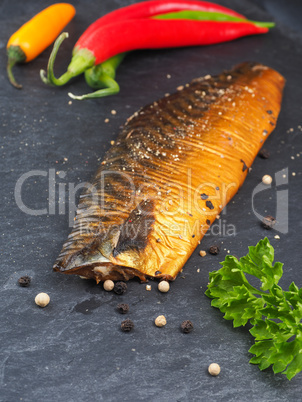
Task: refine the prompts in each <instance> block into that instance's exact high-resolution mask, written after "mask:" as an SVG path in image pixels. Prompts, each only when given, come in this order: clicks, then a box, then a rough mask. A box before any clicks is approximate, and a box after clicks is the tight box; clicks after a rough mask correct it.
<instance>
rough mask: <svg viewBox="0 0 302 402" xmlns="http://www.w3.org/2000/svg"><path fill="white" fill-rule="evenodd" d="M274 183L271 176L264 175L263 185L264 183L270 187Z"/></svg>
mask: <svg viewBox="0 0 302 402" xmlns="http://www.w3.org/2000/svg"><path fill="white" fill-rule="evenodd" d="M272 181H273V178H272V177H271V176H270V175H268V174H266V175H264V176H263V177H262V183H263V184H267V185H269V184H271V183H272Z"/></svg>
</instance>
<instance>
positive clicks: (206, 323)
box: [0, 0, 302, 402]
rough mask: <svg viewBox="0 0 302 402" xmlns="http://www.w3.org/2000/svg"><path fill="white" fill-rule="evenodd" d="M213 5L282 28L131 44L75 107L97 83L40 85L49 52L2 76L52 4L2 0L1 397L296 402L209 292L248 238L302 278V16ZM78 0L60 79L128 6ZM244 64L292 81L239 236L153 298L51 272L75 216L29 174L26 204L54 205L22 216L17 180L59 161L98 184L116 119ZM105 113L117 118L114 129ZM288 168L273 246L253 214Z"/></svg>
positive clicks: (294, 391) (238, 4)
mask: <svg viewBox="0 0 302 402" xmlns="http://www.w3.org/2000/svg"><path fill="white" fill-rule="evenodd" d="M218 2H219V3H221V4H224V5H227V6H229V7H231V8H233V9H236V10H237V11H239V12H242V13H244V14H245V15H246V16H247V17H249V18H251V19H254V20H257V19H259V20H275V21H277V28H275V29H274V30H272V31H271V32H270V33H269V34H268V35H264V36H257V37H256V36H255V37H249V38H243V39H240V40H237V41H235V42H232V43H226V44H221V45H216V46H211V47H204V48H203V47H199V48H190V49H189V48H187V49H170V50H160V51H141V52H134V53H132V54H131V55H129V56H128V57H127V58H126V59H125V61H124V62H123V64H122V66H121V67H120V69H119V70H118V81H119V83H120V85H121V92H120V94H119V95H118V96H114V97H108V98H104V99H99V100H94V101H93V100H91V101H86V102H77V101H73V102H72V104H69V100H70V99H69V98H68V96H67V92H68V91H71V92H74V93H76V94H81V93H84V92H86V91H87V89H88V88H87V87H86V84H85V82H84V80H83V78H82V77H80V78H79V79H76V80H74V81H72V83H71V84H70V85H69V86H68V87H63V88H51V87H47V86H45V85H44V84H43V83H42V82H41V80H40V78H39V70H40V69H41V68H45V67H46V64H47V60H48V57H49V54H50V49H47V50H46V51H45V52H44V53H43V54H42V55H41V56H40V57H38V58H37V59H36V60H35V61H33V62H31V63H30V64H28V65H22V66H17V67H16V68H15V69H14V71H15V75H16V77H17V79H18V80H19V81H20V82H22V84H23V85H24V88H23V90H22V91H18V90H16V89H14V88H12V87H11V86H10V84H9V83H8V81H7V79H6V72H5V64H6V54H5V46H6V43H7V40H8V37H9V36H10V35H11V34H12V33H13V32H14V31H16V30H17V29H18V28H19V26H20V25H21V24H22V23H24V22H25V21H27V20H28V18H29V17H31V16H32V15H34V14H35V13H37V12H39V11H40V10H41V9H43V8H44V7H46V6H47V5H49V4H50V2H49V1H44V0H40V1H39V2H37V1H34V0H27V1H23V2H21V1H14V2H12V1H8V0H2V1H1V3H0V48H1V53H0V65H1V69H0V80H1V84H0V88H1V90H0V116H1V117H0V119H1V120H0V122H1V124H0V130H1V148H0V149H1V210H0V214H1V240H2V242H1V249H0V251H1V262H0V263H1V279H0V281H1V287H0V292H1V304H0V309H1V325H0V331H1V343H0V400H1V401H5V402H11V401H19V400H22V401H30V402H32V401H40V400H44V401H63V400H64V401H84V400H85V401H95V400H101V401H119V400H124V401H144V400H145V401H164V402H166V401H199V400H202V401H210V400H211V401H228V402H229V401H242V402H243V401H296V400H299V399H300V398H301V391H302V387H301V375H298V376H297V377H296V378H294V379H293V380H292V381H291V382H289V381H287V379H286V378H285V376H283V375H274V374H273V373H272V370H271V369H268V370H266V371H265V372H260V371H259V369H258V368H257V367H256V366H253V365H250V364H249V363H248V361H249V359H250V357H251V356H250V355H249V353H248V349H249V348H250V346H251V344H252V337H251V336H250V334H249V332H248V328H240V329H233V328H232V325H231V323H230V322H227V321H225V320H224V319H223V317H222V314H221V313H220V312H219V311H218V310H216V309H214V308H212V307H211V306H210V300H209V299H208V298H207V297H206V296H205V295H204V291H205V290H206V286H207V283H208V274H209V272H210V271H212V270H214V269H218V268H219V261H222V260H223V259H224V256H225V255H226V253H227V251H228V250H230V253H232V254H235V255H237V256H242V255H245V254H246V253H247V248H248V246H249V245H254V244H256V243H257V242H258V241H259V239H261V238H263V237H264V236H265V235H268V237H269V239H270V240H271V242H272V244H273V245H274V247H275V250H276V260H279V261H282V262H284V263H285V265H284V276H283V278H282V281H281V285H282V286H284V287H287V286H288V285H289V284H290V283H291V281H293V280H294V281H295V282H296V284H297V285H298V286H299V287H301V286H302V275H301V269H300V265H301V257H300V255H301V208H302V207H301V202H300V200H301V184H302V183H301V177H302V176H301V172H302V170H301V160H302V132H301V130H300V129H299V125H300V124H302V118H301V116H302V102H301V84H302V82H301V60H302V55H301V48H302V47H301V44H302V26H301V22H300V18H299V19H298V18H297V16H301V11H302V7H301V2H298V1H296V2H293V1H292V2H286V1H272V0H271V1H261V0H258V1H255V2H253V1H239V0H236V1H227V0H225V1H218ZM71 3H73V4H74V5H75V6H76V8H77V16H76V18H75V19H74V20H73V21H72V22H71V23H70V25H69V26H68V31H69V33H70V39H69V40H67V41H66V42H64V45H63V46H62V49H61V52H60V53H59V56H58V60H57V64H56V72H57V74H59V72H60V71H61V72H63V70H64V68H65V67H66V65H67V62H68V59H69V55H70V52H71V49H72V46H73V44H74V43H75V41H76V38H78V36H79V35H80V34H81V33H82V31H83V30H84V29H85V28H86V27H87V26H88V25H89V24H90V23H91V22H92V21H93V20H95V19H96V18H97V17H98V16H101V15H103V14H104V13H105V12H108V11H110V10H112V9H114V8H117V7H119V6H122V5H125V4H128V3H130V1H121V0H120V1H112V2H109V1H108V0H107V1H104V2H102V1H94V2H92V1H71ZM293 3H295V8H294V7H293ZM297 7H299V8H297ZM266 9H267V10H269V11H266ZM246 60H252V61H258V62H262V63H265V64H268V65H270V66H271V67H273V68H275V69H277V70H278V71H280V72H281V73H282V74H284V76H285V77H286V79H287V85H286V89H285V93H284V101H283V105H282V111H281V114H280V119H279V122H278V125H277V128H276V130H275V131H274V132H273V134H272V135H271V137H270V138H269V139H268V141H267V143H266V148H268V149H269V150H270V151H271V158H270V159H268V160H262V159H259V158H257V159H256V161H255V163H254V165H253V169H252V172H251V173H250V175H249V176H248V177H247V179H246V182H245V184H244V186H243V187H242V189H241V190H240V192H239V193H238V194H237V196H236V197H235V198H234V200H233V201H232V202H231V203H230V204H229V205H228V207H227V213H226V214H223V215H222V216H221V220H222V223H224V225H229V224H232V225H235V227H236V236H232V237H230V236H227V235H220V236H217V235H216V236H215V235H208V236H206V237H205V238H204V240H203V241H202V244H201V245H200V248H198V249H196V251H195V252H194V254H193V255H192V257H191V258H190V260H189V262H188V263H187V264H186V266H185V268H184V271H183V274H182V275H180V276H179V278H178V279H177V280H176V281H175V282H174V283H173V284H172V286H171V290H170V292H169V293H168V294H161V293H159V292H158V291H157V289H156V283H154V282H151V285H152V291H151V292H147V291H146V290H145V285H142V284H140V283H139V282H137V281H131V282H130V283H129V284H128V288H129V290H128V292H127V293H126V294H125V295H124V296H117V295H115V294H112V293H106V292H104V291H103V289H102V287H101V286H97V285H96V284H95V283H94V282H91V281H84V280H81V279H79V278H77V277H68V276H63V275H60V274H56V273H53V272H52V268H51V267H52V264H53V262H54V260H55V258H56V256H57V254H58V253H59V252H60V249H61V246H62V244H63V242H64V240H65V239H66V237H67V235H68V233H69V231H70V229H69V226H68V225H69V224H68V215H67V214H61V215H60V214H59V211H58V202H59V198H58V193H57V195H56V197H57V198H56V204H55V205H56V207H55V213H52V211H49V208H48V177H42V176H36V177H35V178H33V179H28V180H27V181H26V182H25V184H24V186H23V187H22V200H23V201H24V203H25V204H26V205H27V206H28V207H29V208H33V209H42V208H47V209H48V213H47V214H43V215H40V216H31V215H28V214H25V213H24V212H22V211H21V210H20V209H19V208H18V206H17V204H16V201H15V197H14V190H15V186H16V183H17V180H18V179H19V178H20V177H21V176H22V175H23V174H24V173H27V172H29V171H31V170H40V171H42V172H46V174H49V172H50V169H54V170H55V172H56V173H59V172H61V178H60V177H59V175H58V174H56V176H55V177H56V186H57V187H56V189H57V190H58V186H59V184H61V186H63V185H64V184H65V187H66V188H68V185H69V184H70V183H74V185H77V184H79V183H82V182H85V181H86V180H89V179H90V177H91V175H92V174H93V173H94V171H95V170H96V168H97V166H98V164H99V161H100V159H101V158H102V156H103V154H104V152H105V150H106V149H108V147H109V146H110V141H111V140H114V139H115V137H116V134H117V132H118V129H119V126H120V125H122V124H123V123H124V121H125V120H126V118H127V117H128V116H130V114H132V113H133V112H135V111H136V110H137V109H138V108H139V107H141V106H143V105H145V104H148V103H150V102H152V101H154V100H156V99H158V98H160V97H162V96H163V95H164V94H165V93H167V92H169V93H171V92H173V91H174V90H175V89H176V87H177V86H179V85H182V84H185V83H186V82H189V81H190V80H191V79H193V78H195V77H198V76H201V75H205V74H215V73H219V72H220V71H221V70H223V69H227V68H230V67H232V66H233V65H235V64H237V63H239V62H242V61H246ZM167 75H170V76H171V78H170V79H168V78H167ZM112 109H115V110H116V111H117V114H116V115H115V116H112V115H111V113H110V112H111V110H112ZM105 118H109V119H110V122H109V123H107V124H105V123H104V119H105ZM290 129H293V130H291V131H290V132H289V130H290ZM298 155H299V156H298ZM300 155H301V156H300ZM287 168H288V178H289V183H288V185H286V186H284V187H283V189H285V190H289V233H287V234H280V240H276V239H275V238H274V236H275V235H276V234H278V233H277V232H275V231H270V232H267V231H265V230H264V229H263V228H261V226H260V223H259V220H258V219H257V217H256V216H255V215H254V214H253V212H252V206H251V198H252V197H251V195H252V191H253V189H254V188H255V186H256V185H257V184H258V183H259V180H260V179H261V177H262V175H263V174H271V175H272V176H274V174H275V173H276V172H278V171H280V170H282V169H287ZM293 172H294V173H296V175H295V176H293V175H292V173H293ZM62 173H63V174H62ZM64 174H65V176H64ZM62 176H64V177H62ZM276 190H278V189H276V188H275V187H274V186H273V189H272V190H267V191H264V192H262V193H260V194H258V196H257V197H256V198H255V206H256V209H257V211H258V212H259V213H260V214H262V215H265V214H266V213H270V214H272V215H274V214H275V212H276V211H275V197H276ZM78 195H79V194H78ZM67 199H68V194H67V193H66V201H67ZM67 204H68V203H67ZM67 206H68V205H67ZM212 244H220V246H221V253H220V255H218V256H211V255H207V256H206V257H205V258H201V257H200V256H199V254H198V252H199V250H200V249H205V250H206V249H208V247H209V246H210V245H212ZM198 269H200V272H198V271H197V270H198ZM24 274H27V275H30V276H31V277H32V285H31V286H30V287H29V288H21V287H19V286H18V284H17V280H18V278H19V277H20V276H22V275H24ZM41 291H44V292H47V293H48V294H49V295H50V297H51V303H50V304H49V306H48V307H47V308H45V309H40V308H38V307H37V306H36V305H35V304H34V297H35V295H36V294H37V293H39V292H41ZM121 301H123V302H126V303H129V305H130V309H131V311H130V313H129V318H131V319H132V320H133V321H134V322H135V330H134V331H133V332H131V333H129V334H125V333H122V332H121V331H120V330H119V326H120V322H121V321H122V319H124V316H121V315H119V314H118V313H117V312H116V310H115V308H116V305H117V304H118V303H119V302H121ZM159 314H164V315H165V316H166V318H167V325H166V327H164V328H161V329H159V328H156V327H155V326H154V324H153V321H154V319H155V317H156V316H157V315H159ZM185 319H190V320H191V321H192V322H193V323H194V326H195V329H194V331H193V332H192V333H191V334H188V335H185V334H182V333H181V332H180V330H179V326H180V323H181V322H182V321H183V320H185ZM211 362H218V363H219V364H220V365H221V368H222V371H221V374H220V375H219V377H217V378H213V377H210V376H209V375H208V374H207V366H208V364H209V363H211Z"/></svg>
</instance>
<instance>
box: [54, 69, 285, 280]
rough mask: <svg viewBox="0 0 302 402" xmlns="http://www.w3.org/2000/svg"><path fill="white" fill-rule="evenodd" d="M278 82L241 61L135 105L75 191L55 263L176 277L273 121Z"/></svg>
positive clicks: (101, 274) (113, 273) (126, 275)
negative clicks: (70, 221) (87, 181)
mask: <svg viewBox="0 0 302 402" xmlns="http://www.w3.org/2000/svg"><path fill="white" fill-rule="evenodd" d="M283 86H284V79H283V77H282V76H281V75H280V74H279V73H278V72H276V71H274V70H272V69H270V68H268V67H266V66H263V65H261V64H257V63H243V64H241V65H239V66H237V67H235V68H234V69H232V70H230V71H226V72H223V73H222V74H220V75H218V76H210V75H208V76H206V77H204V78H199V79H195V80H193V81H192V82H191V83H190V84H188V85H186V86H184V88H183V89H182V90H181V91H177V92H176V93H175V94H172V95H169V96H167V97H164V98H162V99H160V100H158V101H157V102H154V103H153V104H151V105H148V106H146V107H144V108H142V109H141V110H140V111H138V112H136V113H135V114H134V115H133V116H132V117H130V118H129V119H128V121H127V122H126V124H125V126H124V127H123V128H122V129H121V132H120V134H119V136H118V137H117V139H116V141H115V144H114V145H113V146H112V147H111V148H110V149H109V150H108V151H107V153H106V154H105V156H104V160H103V162H102V163H101V166H100V168H99V170H98V171H97V173H96V175H95V177H94V178H93V180H92V181H91V185H90V186H89V187H88V188H87V189H86V190H85V192H84V193H83V194H82V196H81V199H80V203H79V206H78V211H77V216H76V219H75V223H74V227H73V230H72V232H71V234H70V235H69V237H68V240H67V242H66V243H65V244H64V246H63V250H62V252H61V254H60V255H59V257H58V259H57V261H56V263H55V265H54V269H55V270H56V271H59V272H63V273H66V274H77V275H81V276H83V277H87V278H94V279H95V280H96V281H97V282H100V281H104V280H106V279H111V280H113V281H126V280H128V279H130V278H133V277H135V276H137V277H139V279H140V280H141V281H146V280H147V279H148V277H156V278H159V279H160V280H167V281H170V280H174V279H175V278H176V276H177V274H178V273H179V272H180V271H181V269H182V268H183V266H184V264H185V263H186V261H187V260H188V258H189V257H190V255H191V254H192V252H193V251H194V249H195V248H196V247H197V246H198V244H199V243H200V241H201V239H202V237H203V236H204V234H205V228H206V230H208V227H209V226H210V224H211V223H212V222H214V220H215V217H216V215H217V214H219V213H220V212H221V210H222V209H223V208H224V207H225V205H226V204H227V203H228V202H229V201H230V200H231V198H232V197H233V196H234V195H235V194H236V193H237V191H238V189H239V187H240V186H241V185H242V184H243V182H244V180H245V178H246V175H247V173H248V169H243V162H242V161H244V164H245V165H246V166H248V167H250V166H251V165H252V163H253V161H254V159H255V157H256V156H257V154H258V152H259V150H260V148H261V147H262V145H263V142H264V141H265V140H266V139H267V138H268V136H269V134H270V133H271V132H272V130H273V129H274V127H275V124H274V126H273V125H271V119H272V116H274V121H275V122H276V120H275V119H276V118H277V116H278V114H279V111H280V104H281V99H282V90H283ZM255 93H256V94H257V96H255ZM189 106H190V107H189ZM267 110H271V111H272V114H271V115H270V114H268V113H267ZM242 122H244V124H242ZM264 132H265V133H266V135H265V136H264V135H263V133H264ZM217 187H219V189H220V191H219V192H218V193H217V190H216V188H217ZM205 195H206V196H208V197H209V199H208V200H206V201H209V200H211V203H209V202H208V204H207V205H205V200H204V198H206V197H205ZM192 235H195V236H192ZM158 239H160V242H159V241H158ZM158 271H160V272H161V273H160V274H158Z"/></svg>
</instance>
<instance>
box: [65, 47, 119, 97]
mask: <svg viewBox="0 0 302 402" xmlns="http://www.w3.org/2000/svg"><path fill="white" fill-rule="evenodd" d="M125 56H126V53H120V54H118V55H116V56H114V57H111V58H110V59H109V60H107V61H105V62H104V63H101V64H98V65H97V66H94V67H92V68H89V69H88V70H86V71H85V80H86V83H87V84H88V85H89V86H90V87H91V88H93V89H98V91H95V92H92V93H90V94H85V95H81V96H76V95H73V94H72V93H69V94H68V95H69V96H70V97H71V98H72V99H76V100H84V99H95V98H101V97H105V96H109V95H115V94H117V93H119V91H120V87H119V85H118V83H117V82H116V81H115V75H116V69H117V68H118V66H119V65H120V63H121V62H122V61H123V59H124V57H125Z"/></svg>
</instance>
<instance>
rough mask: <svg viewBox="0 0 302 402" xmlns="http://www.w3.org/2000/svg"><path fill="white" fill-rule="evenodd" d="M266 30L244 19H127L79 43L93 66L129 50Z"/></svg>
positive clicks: (216, 40)
mask: <svg viewBox="0 0 302 402" xmlns="http://www.w3.org/2000/svg"><path fill="white" fill-rule="evenodd" d="M266 32H268V28H263V27H259V26H256V25H254V24H251V23H246V22H244V23H242V22H217V21H191V20H155V19H144V20H135V21H132V20H127V21H120V22H119V23H116V24H111V25H107V26H104V27H100V28H99V29H97V30H96V31H95V32H94V33H93V34H92V35H90V36H89V37H87V39H86V40H85V41H83V42H82V46H83V48H84V49H85V50H86V51H89V52H90V61H89V62H88V63H91V65H92V60H93V64H95V65H96V64H100V63H103V62H104V61H105V60H108V59H109V58H110V57H113V56H115V55H117V54H119V53H123V52H128V51H130V50H138V49H159V48H169V47H183V46H198V45H213V44H215V43H221V42H227V41H231V40H233V39H237V38H240V37H242V36H246V35H253V34H260V33H266ZM121 38H122V40H121ZM76 64H77V63H76V62H75V65H76ZM91 65H90V66H91Z"/></svg>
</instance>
